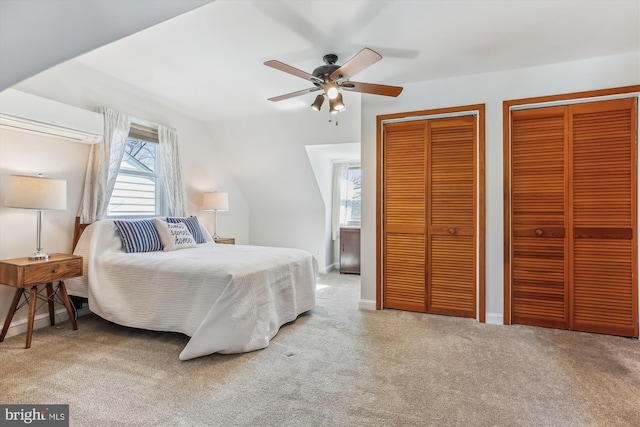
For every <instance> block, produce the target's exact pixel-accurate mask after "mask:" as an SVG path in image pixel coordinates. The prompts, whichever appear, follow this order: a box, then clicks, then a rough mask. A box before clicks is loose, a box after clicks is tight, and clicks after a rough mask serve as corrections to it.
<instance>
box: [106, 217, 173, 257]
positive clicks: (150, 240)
mask: <svg viewBox="0 0 640 427" xmlns="http://www.w3.org/2000/svg"><path fill="white" fill-rule="evenodd" d="M113 222H114V223H115V225H116V227H117V228H118V232H120V239H121V240H122V247H124V250H125V252H127V253H131V252H153V251H161V250H162V241H161V240H160V235H159V234H158V230H157V229H156V225H155V223H154V222H153V219H138V220H134V221H119V220H116V221H113Z"/></svg>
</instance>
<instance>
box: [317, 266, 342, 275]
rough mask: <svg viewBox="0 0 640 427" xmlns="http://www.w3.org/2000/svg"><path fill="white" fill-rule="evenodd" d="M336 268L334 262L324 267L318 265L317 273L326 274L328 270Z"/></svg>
mask: <svg viewBox="0 0 640 427" xmlns="http://www.w3.org/2000/svg"><path fill="white" fill-rule="evenodd" d="M337 269H338V267H336V264H329V265H327V266H326V267H320V268H319V269H318V273H320V274H327V273H329V272H331V271H333V270H337Z"/></svg>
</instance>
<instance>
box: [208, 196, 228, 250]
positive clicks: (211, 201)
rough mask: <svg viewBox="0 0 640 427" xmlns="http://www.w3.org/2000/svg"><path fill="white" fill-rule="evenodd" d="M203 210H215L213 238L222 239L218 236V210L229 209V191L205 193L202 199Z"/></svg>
mask: <svg viewBox="0 0 640 427" xmlns="http://www.w3.org/2000/svg"><path fill="white" fill-rule="evenodd" d="M202 210H203V211H213V240H218V239H220V236H218V212H219V211H223V212H224V211H228V210H229V195H228V194H227V193H218V192H217V191H216V192H213V193H204V199H203V201H202Z"/></svg>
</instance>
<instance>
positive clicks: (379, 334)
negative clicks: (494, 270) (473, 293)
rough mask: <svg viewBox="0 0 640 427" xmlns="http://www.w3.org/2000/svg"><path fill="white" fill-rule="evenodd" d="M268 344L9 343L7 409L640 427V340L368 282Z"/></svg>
mask: <svg viewBox="0 0 640 427" xmlns="http://www.w3.org/2000/svg"><path fill="white" fill-rule="evenodd" d="M320 285H321V286H319V289H318V294H317V295H318V299H317V308H316V309H315V310H313V311H312V312H310V313H309V314H307V315H304V316H302V317H300V318H298V319H297V320H296V321H295V322H294V323H291V324H289V325H286V326H284V327H283V328H282V329H281V330H280V332H279V333H278V335H277V336H276V337H275V338H274V339H273V340H272V341H271V344H270V346H269V347H268V348H266V349H264V350H259V351H255V352H252V353H247V354H240V355H231V356H223V355H212V356H207V357H203V358H199V359H195V360H191V361H186V362H181V361H179V360H178V355H179V353H180V351H181V349H182V347H183V346H184V345H185V343H186V341H187V337H185V336H183V335H180V334H174V333H160V332H149V331H142V330H137V329H130V328H125V327H120V326H118V325H114V324H110V323H108V322H106V321H104V320H102V319H100V318H98V317H96V316H93V315H89V316H84V317H82V318H80V319H79V328H80V329H79V330H77V331H72V330H71V328H70V325H69V324H68V322H65V323H63V324H61V325H58V326H56V327H53V328H46V329H40V330H37V331H35V333H34V337H33V344H32V348H31V349H30V350H25V349H24V335H19V336H15V337H12V338H9V339H7V340H6V341H5V342H4V343H0V372H1V374H0V375H1V376H0V403H34V404H53V403H68V404H69V405H70V419H71V422H70V425H71V426H109V427H114V426H563V427H564V426H638V425H640V341H638V340H632V339H627V338H620V337H613V336H606V335H596V334H586V333H579V332H568V331H561V330H554V329H544V328H533V327H526V326H509V327H505V326H495V325H486V324H480V323H477V322H475V321H474V320H469V319H461V318H455V317H446V316H434V315H425V314H419V313H409V312H402V311H395V310H384V311H378V312H374V311H363V310H358V308H357V305H358V298H359V276H349V275H338V274H336V273H332V274H328V275H322V276H321V278H320Z"/></svg>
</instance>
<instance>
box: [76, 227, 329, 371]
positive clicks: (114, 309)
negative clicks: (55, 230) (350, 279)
mask: <svg viewBox="0 0 640 427" xmlns="http://www.w3.org/2000/svg"><path fill="white" fill-rule="evenodd" d="M116 225H119V224H116V222H115V221H114V220H102V221H98V222H96V223H93V224H91V225H89V226H87V227H86V228H85V229H84V231H83V232H82V235H81V236H80V237H79V239H78V241H77V245H76V246H75V250H74V254H76V255H81V256H83V258H84V276H82V277H78V278H75V279H71V280H68V281H66V282H65V283H66V285H67V290H68V292H69V294H70V295H75V296H78V297H84V298H87V299H88V302H89V309H90V310H91V311H92V312H93V313H95V314H97V315H98V316H100V317H102V318H104V319H106V320H109V321H111V322H114V323H117V324H120V325H123V326H128V327H134V328H141V329H149V330H157V331H171V332H181V333H183V334H185V335H187V336H189V337H190V339H189V341H188V342H187V344H186V346H185V347H184V349H183V350H182V352H181V353H180V356H179V358H180V360H188V359H192V358H196V357H200V356H205V355H208V354H212V353H222V354H231V353H242V352H248V351H253V350H258V349H261V348H265V347H267V346H268V345H269V341H270V340H271V339H272V338H273V337H274V336H275V335H276V334H277V332H278V330H279V329H280V327H281V326H282V325H284V324H285V323H288V322H292V321H294V320H295V319H296V318H297V317H298V316H299V315H300V314H302V313H305V312H307V311H309V310H311V309H313V308H314V306H315V287H316V278H317V274H318V265H317V262H316V260H315V258H314V257H313V256H312V255H311V254H310V253H308V252H306V251H303V250H299V249H286V248H272V247H261V246H248V245H224V244H216V243H214V242H213V239H211V236H210V235H209V234H208V233H207V232H206V230H205V229H204V228H203V227H201V231H202V232H203V234H204V236H206V241H205V243H200V244H197V245H196V246H195V247H187V248H184V249H178V250H171V251H163V250H160V251H149V252H134V253H128V252H126V251H125V249H127V248H126V247H125V246H124V241H123V240H122V238H121V236H122V235H123V234H122V233H121V232H119V231H120V230H119V229H118V228H117V227H116Z"/></svg>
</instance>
